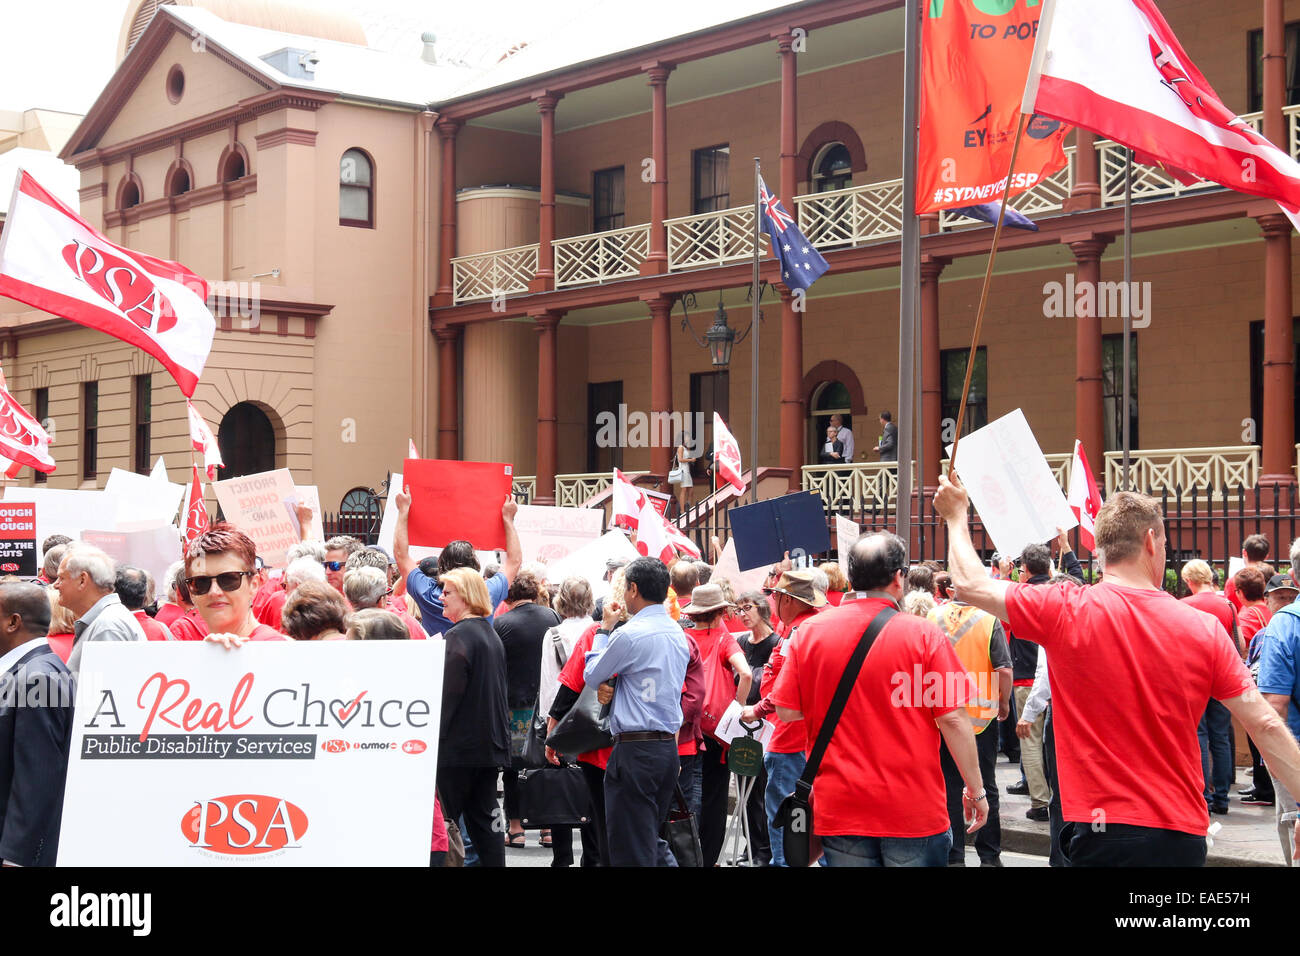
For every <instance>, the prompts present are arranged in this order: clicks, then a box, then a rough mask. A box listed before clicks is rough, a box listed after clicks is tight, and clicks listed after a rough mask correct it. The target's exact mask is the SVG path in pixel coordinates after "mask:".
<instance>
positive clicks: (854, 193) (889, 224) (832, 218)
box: [794, 179, 903, 249]
mask: <svg viewBox="0 0 1300 956" xmlns="http://www.w3.org/2000/svg"><path fill="white" fill-rule="evenodd" d="M794 204H795V208H796V209H798V216H799V231H800V232H802V233H803V234H804V235H805V236H807V237H808V239H809V240H810V241H811V242H812V244H813V245H814V246H816V247H817V248H819V249H825V248H827V247H831V246H843V245H857V244H859V243H863V242H875V241H876V240H878V239H890V238H893V237H895V236H899V235H902V233H903V181H902V180H901V179H891V180H889V181H888V182H883V183H870V184H868V185H866V186H850V187H849V188H848V189H833V190H830V191H829V192H824V193H810V194H809V195H806V196H796V197H795V199H794Z"/></svg>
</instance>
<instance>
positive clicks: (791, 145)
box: [754, 35, 805, 491]
mask: <svg viewBox="0 0 1300 956" xmlns="http://www.w3.org/2000/svg"><path fill="white" fill-rule="evenodd" d="M776 44H777V54H778V56H779V57H780V60H781V202H782V204H783V205H784V206H785V208H786V211H787V212H788V213H789V214H790V215H791V216H793V217H794V218H795V221H796V222H797V221H798V218H799V211H798V209H797V208H796V207H795V204H794V196H795V191H796V189H797V188H798V183H799V174H798V169H797V162H798V153H799V140H798V135H799V118H798V99H797V97H798V64H797V63H796V61H795V55H796V54H795V52H794V42H793V38H792V37H790V36H788V35H787V36H782V37H778V38H777V41H776ZM800 304H801V305H802V299H801V300H800ZM802 390H803V312H802V311H799V310H796V309H795V307H794V299H793V298H792V297H791V296H789V295H782V296H781V467H782V468H789V469H790V490H791V491H798V490H799V489H800V488H801V487H802V485H803V472H802V470H801V469H802V468H803V453H804V430H805V419H804V407H803V393H802ZM754 464H755V465H757V464H758V463H757V462H755V463H754Z"/></svg>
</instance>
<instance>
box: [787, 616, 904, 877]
mask: <svg viewBox="0 0 1300 956" xmlns="http://www.w3.org/2000/svg"><path fill="white" fill-rule="evenodd" d="M897 613H898V611H897V610H895V609H894V608H892V607H886V608H882V609H881V610H880V612H879V613H878V614H877V615H876V616H875V617H873V618H872V619H871V623H870V624H868V625H867V629H866V630H865V631H863V632H862V637H861V638H860V639H859V640H858V646H857V647H855V648H854V649H853V656H852V657H850V658H849V662H848V664H846V665H845V667H844V673H843V674H842V675H841V676H840V683H839V685H838V686H837V687H836V688H835V696H834V697H833V698H832V699H831V705H830V707H829V708H828V709H827V711H826V719H825V720H824V721H822V726H821V730H820V731H818V733H817V742H816V743H815V744H813V749H812V753H810V754H809V755H808V763H807V765H806V766H805V767H804V768H803V773H802V774H800V775H799V779H798V780H797V781H795V785H794V793H792V794H790V795H789V796H788V797H786V798H785V799H784V800H782V801H781V805H780V806H779V807H777V810H776V818H775V822H776V824H777V825H778V826H779V827H781V847H782V849H784V850H785V861H786V863H787V864H788V865H789V866H812V864H814V863H816V862H817V860H818V859H819V858H820V857H821V855H822V851H821V841H819V840H817V839H816V837H815V836H814V831H813V826H814V824H813V806H812V788H813V780H814V779H815V778H816V777H817V770H818V768H820V767H821V764H822V758H823V757H824V756H826V748H827V747H829V746H830V742H831V737H832V735H834V733H835V725H836V724H838V723H839V722H840V716H841V715H842V714H843V713H844V706H845V705H846V704H847V703H848V702H849V694H850V693H852V692H853V685H854V684H856V683H857V680H858V675H859V674H860V673H862V664H863V662H864V661H865V660H866V659H867V652H868V651H870V650H871V645H872V644H874V643H876V638H877V636H879V634H880V632H881V631H882V630H883V629H884V627H885V625H886V624H888V623H889V620H890V618H892V617H893V616H894V615H895V614H897Z"/></svg>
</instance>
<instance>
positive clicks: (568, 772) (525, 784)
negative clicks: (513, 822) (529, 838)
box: [519, 764, 591, 829]
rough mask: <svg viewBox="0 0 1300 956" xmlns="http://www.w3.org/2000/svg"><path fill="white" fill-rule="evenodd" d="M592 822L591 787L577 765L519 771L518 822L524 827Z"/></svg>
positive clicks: (575, 824)
mask: <svg viewBox="0 0 1300 956" xmlns="http://www.w3.org/2000/svg"><path fill="white" fill-rule="evenodd" d="M590 821H591V788H590V787H588V786H587V778H586V777H584V776H583V775H582V768H581V767H579V766H577V765H576V764H565V765H562V766H559V767H554V766H545V767H537V768H535V769H532V770H521V771H520V772H519V822H520V823H522V824H523V825H524V826H525V827H528V828H530V829H531V828H533V827H578V826H585V825H586V824H587V823H589V822H590Z"/></svg>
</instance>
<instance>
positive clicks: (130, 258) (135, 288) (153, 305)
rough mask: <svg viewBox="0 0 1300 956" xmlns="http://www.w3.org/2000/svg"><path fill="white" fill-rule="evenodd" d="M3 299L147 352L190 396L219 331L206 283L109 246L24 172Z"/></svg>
mask: <svg viewBox="0 0 1300 956" xmlns="http://www.w3.org/2000/svg"><path fill="white" fill-rule="evenodd" d="M0 295H6V296H8V297H9V298H11V299H17V300H18V301H19V302H25V303H27V304H28V305H30V306H32V307H33V308H37V309H42V310H44V311H46V312H48V313H50V314H51V315H57V316H61V317H62V318H65V319H70V320H71V321H73V322H77V323H79V324H81V325H85V326H88V327H89V328H92V329H98V330H99V331H100V332H103V333H105V334H106V335H111V336H113V337H114V338H117V339H121V340H122V341H124V342H129V343H130V344H131V345H134V346H136V347H137V348H140V349H143V350H144V351H145V352H148V353H149V354H150V355H152V356H153V357H154V358H156V359H157V360H158V361H159V362H161V363H162V365H163V368H165V369H167V371H168V372H170V373H171V376H172V378H174V379H176V384H177V385H179V386H180V387H181V391H182V392H183V393H184V394H185V397H186V398H190V397H193V395H194V387H195V386H196V385H197V384H198V381H199V376H200V375H202V374H203V366H204V365H205V364H206V363H207V361H208V352H210V351H211V349H212V337H213V335H214V334H215V332H216V322H215V320H214V319H213V318H212V313H211V312H209V311H208V306H207V297H208V284H207V282H206V281H205V280H204V279H202V278H200V277H199V276H197V275H195V274H194V273H193V272H191V271H190V270H189V269H186V268H185V267H184V266H183V265H180V264H179V263H176V262H168V261H167V260H166V259H158V258H155V257H154V256H150V255H146V254H145V253H143V252H137V251H135V250H133V249H127V248H125V247H123V246H119V245H115V244H114V243H112V242H109V241H108V240H107V239H106V238H104V237H103V236H101V235H100V234H99V233H98V232H96V231H95V229H94V228H93V227H92V226H91V225H90V223H88V222H86V220H84V219H82V218H81V217H80V216H78V215H77V214H76V213H75V212H73V211H72V210H71V209H69V208H68V207H67V206H65V205H64V204H63V203H62V202H60V201H59V200H58V199H56V198H55V197H54V196H52V195H51V194H50V193H49V192H47V191H46V190H45V189H43V188H42V187H41V185H40V184H39V183H37V182H36V180H35V179H33V178H32V177H31V175H30V174H28V173H26V172H20V173H19V174H18V176H17V178H16V179H15V180H14V194H13V199H12V201H11V202H10V205H9V218H8V219H6V220H5V228H4V232H3V233H0Z"/></svg>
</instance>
